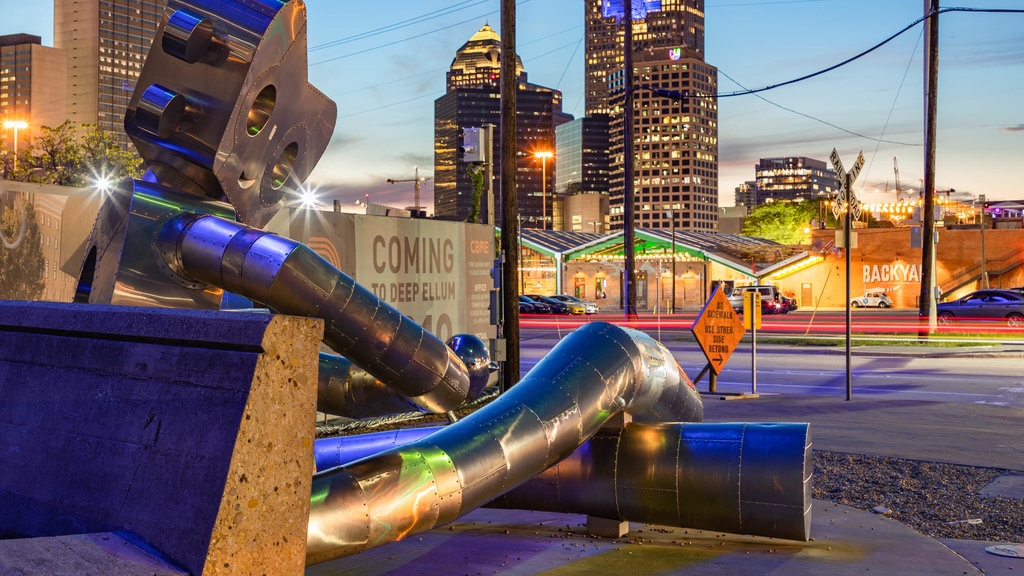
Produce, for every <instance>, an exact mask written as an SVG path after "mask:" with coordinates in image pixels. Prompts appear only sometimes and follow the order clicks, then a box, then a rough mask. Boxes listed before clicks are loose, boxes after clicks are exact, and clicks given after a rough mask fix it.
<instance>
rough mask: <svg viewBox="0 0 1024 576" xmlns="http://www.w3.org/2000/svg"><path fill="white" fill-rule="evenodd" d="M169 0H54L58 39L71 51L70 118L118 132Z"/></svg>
mask: <svg viewBox="0 0 1024 576" xmlns="http://www.w3.org/2000/svg"><path fill="white" fill-rule="evenodd" d="M166 4H167V2H166V1H165V0H103V1H102V2H101V1H100V0H54V4H53V43H54V46H55V47H56V48H60V49H63V50H65V51H67V54H68V66H67V72H68V75H67V78H68V84H67V101H68V110H67V117H68V119H70V120H71V121H72V122H73V123H74V124H76V125H78V124H97V125H98V126H99V128H100V129H101V130H106V131H109V132H112V133H114V134H117V135H118V137H119V140H120V141H121V143H122V144H123V145H124V146H125V148H128V149H130V148H131V144H130V143H129V141H128V137H127V136H126V135H125V133H124V113H125V109H126V108H127V107H128V101H129V100H130V99H131V96H132V92H133V91H134V90H135V81H136V79H138V77H139V73H140V72H141V71H142V65H143V64H144V63H145V61H146V55H147V54H149V46H150V44H151V43H152V42H153V36H154V34H155V33H156V29H157V26H158V25H159V24H160V19H161V17H162V16H163V11H164V7H165V6H166Z"/></svg>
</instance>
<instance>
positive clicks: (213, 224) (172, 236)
mask: <svg viewBox="0 0 1024 576" xmlns="http://www.w3.org/2000/svg"><path fill="white" fill-rule="evenodd" d="M164 230H165V231H166V232H164V233H161V234H160V241H159V246H158V252H159V253H160V254H162V255H163V257H164V259H165V260H166V263H167V266H168V267H169V268H170V269H171V270H173V271H174V272H175V273H177V274H179V275H180V276H182V277H183V278H186V279H188V280H192V281H197V282H205V283H208V284H212V285H214V286H220V287H222V288H224V289H225V290H228V291H230V292H233V293H235V294H239V295H242V296H245V297H246V298H250V299H252V300H253V301H255V302H259V303H262V304H264V305H266V306H268V307H269V308H270V309H271V310H274V311H275V312H278V313H281V314H293V315H297V316H308V317H312V318H322V319H323V320H324V338H323V341H324V343H326V344H327V345H328V346H330V347H331V348H332V349H333V350H335V351H336V352H338V353H340V354H342V355H344V356H345V357H347V358H349V359H350V360H352V361H353V362H354V363H356V364H358V365H359V366H360V367H362V368H363V369H364V370H366V371H367V372H369V373H370V374H372V375H373V376H374V377H375V378H377V379H378V380H380V381H381V382H383V383H384V384H385V385H387V386H389V387H393V388H394V389H395V390H398V391H400V392H401V393H402V394H403V395H405V396H407V397H408V398H409V399H410V400H411V401H412V402H414V403H415V404H416V405H417V406H420V407H421V408H423V409H424V410H427V411H430V412H447V411H449V410H452V409H454V408H457V407H458V406H461V405H462V404H463V403H464V402H465V401H466V398H467V395H468V392H469V387H470V380H469V374H468V372H467V369H466V366H465V365H464V364H463V363H462V361H461V360H460V359H459V358H458V356H456V354H455V352H454V351H453V350H452V349H451V348H449V347H448V346H446V345H445V343H444V342H442V341H441V340H440V339H439V338H438V337H437V336H435V335H433V334H431V333H430V332H428V331H427V330H424V329H423V327H421V326H420V325H418V324H416V323H415V322H413V321H412V320H410V319H409V318H408V317H407V316H405V315H403V314H402V313H401V312H399V311H398V310H396V309H395V308H393V307H392V306H391V305H389V304H388V303H386V302H384V301H383V300H381V299H380V298H378V297H377V296H375V295H374V294H373V293H372V292H370V291H369V290H367V289H365V288H363V287H362V286H360V285H359V284H356V282H355V281H354V280H353V279H352V278H351V277H350V276H348V275H347V274H345V273H344V272H342V271H340V270H338V269H337V268H335V267H334V266H333V265H332V264H331V263H330V262H328V261H327V260H325V259H324V258H323V257H321V256H320V255H318V254H317V253H316V252H314V251H313V250H311V249H310V248H308V247H307V246H305V245H303V244H300V243H298V242H295V241H293V240H289V239H287V238H282V237H281V236H277V235H275V234H271V233H268V232H262V231H259V230H254V229H252V228H249V227H248V226H246V225H244V224H240V223H238V222H231V221H228V220H225V219H223V218H218V217H215V216H207V215H202V214H180V215H178V216H175V217H173V218H171V219H170V220H169V221H168V222H167V223H166V224H165V225H164Z"/></svg>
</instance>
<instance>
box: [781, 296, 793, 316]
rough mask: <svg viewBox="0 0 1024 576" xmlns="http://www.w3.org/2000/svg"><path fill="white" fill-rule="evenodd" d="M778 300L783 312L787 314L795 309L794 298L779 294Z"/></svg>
mask: <svg viewBox="0 0 1024 576" xmlns="http://www.w3.org/2000/svg"><path fill="white" fill-rule="evenodd" d="M779 301H780V303H781V305H782V308H783V309H784V311H783V314H789V313H790V312H792V311H794V310H796V309H797V305H796V298H790V297H789V296H779Z"/></svg>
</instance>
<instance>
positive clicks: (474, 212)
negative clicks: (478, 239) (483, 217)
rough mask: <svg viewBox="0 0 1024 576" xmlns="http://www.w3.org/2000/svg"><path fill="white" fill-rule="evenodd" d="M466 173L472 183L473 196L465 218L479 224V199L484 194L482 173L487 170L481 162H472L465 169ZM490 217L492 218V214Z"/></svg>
mask: <svg viewBox="0 0 1024 576" xmlns="http://www.w3.org/2000/svg"><path fill="white" fill-rule="evenodd" d="M466 173H467V174H469V182H470V184H472V185H473V198H472V199H471V204H470V206H469V217H468V218H466V221H467V222H469V223H471V224H479V223H480V199H481V198H482V197H483V194H484V184H485V182H484V175H485V174H486V173H487V170H486V169H485V168H484V165H483V164H482V163H480V162H474V163H472V164H470V165H469V168H467V169H466ZM491 217H492V218H493V215H491Z"/></svg>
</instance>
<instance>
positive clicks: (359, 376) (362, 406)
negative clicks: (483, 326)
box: [316, 334, 498, 418]
mask: <svg viewBox="0 0 1024 576" xmlns="http://www.w3.org/2000/svg"><path fill="white" fill-rule="evenodd" d="M447 346H448V348H450V349H451V350H452V352H454V353H455V355H456V356H457V357H458V358H459V359H460V360H461V361H462V364H463V365H464V366H465V367H466V371H467V374H468V376H469V392H468V395H467V400H476V399H477V398H479V397H480V395H481V393H483V391H484V389H485V388H486V387H487V385H488V384H489V383H490V381H491V374H492V373H494V372H496V371H497V370H498V365H497V364H496V363H494V362H491V359H490V353H489V352H488V350H487V344H486V343H485V342H484V341H483V340H481V339H480V338H477V337H476V336H472V335H467V334H458V335H455V336H453V337H452V338H450V339H449V340H448V342H447ZM316 406H317V410H319V411H320V412H325V413H328V414H334V415H337V416H345V417H348V418H373V417H378V416H387V415H391V414H401V413H407V412H419V411H422V410H423V408H422V407H421V406H418V405H416V404H415V403H414V402H412V401H411V400H410V399H409V398H408V397H407V396H405V395H404V394H402V393H401V392H400V391H399V390H396V389H395V388H394V387H393V386H387V385H385V384H384V383H383V382H381V381H380V380H378V379H376V378H374V377H373V376H372V375H370V374H369V373H368V372H366V371H365V370H363V369H361V368H359V367H358V366H356V365H355V364H353V363H352V361H351V360H349V359H348V358H345V357H343V356H337V355H334V354H325V353H322V352H321V353H320V363H319V370H318V376H317V385H316Z"/></svg>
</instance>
